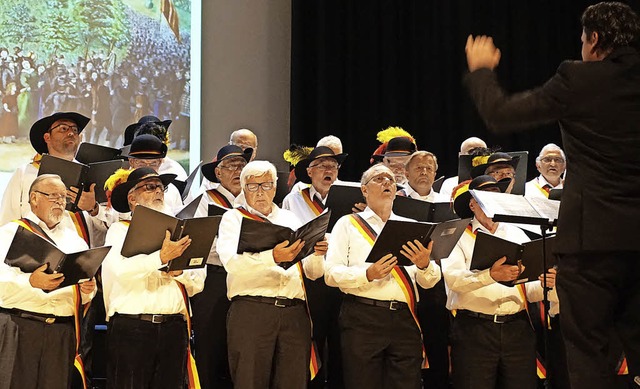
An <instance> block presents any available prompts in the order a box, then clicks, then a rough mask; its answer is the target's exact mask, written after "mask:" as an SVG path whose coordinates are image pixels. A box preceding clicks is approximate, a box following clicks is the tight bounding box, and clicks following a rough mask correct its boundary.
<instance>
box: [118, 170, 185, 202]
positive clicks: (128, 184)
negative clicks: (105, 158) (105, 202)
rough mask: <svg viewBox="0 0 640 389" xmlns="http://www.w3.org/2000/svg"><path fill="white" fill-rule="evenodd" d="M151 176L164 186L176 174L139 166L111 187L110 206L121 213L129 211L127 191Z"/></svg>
mask: <svg viewBox="0 0 640 389" xmlns="http://www.w3.org/2000/svg"><path fill="white" fill-rule="evenodd" d="M151 178H157V179H159V180H160V181H162V185H164V186H165V187H166V186H167V185H169V184H170V183H171V182H172V181H173V180H174V179H175V178H176V175H175V174H158V173H156V171H155V170H153V169H152V168H150V167H141V168H139V169H136V170H134V171H132V172H131V173H130V174H129V176H128V177H127V180H126V181H124V182H122V183H120V184H119V185H118V186H116V187H115V188H113V191H112V192H111V206H112V207H113V209H115V210H116V211H118V212H123V213H124V212H129V211H131V209H130V208H129V201H128V200H127V196H128V195H129V191H130V190H131V189H132V188H134V187H135V186H136V185H138V184H139V183H140V182H142V181H145V180H149V179H151Z"/></svg>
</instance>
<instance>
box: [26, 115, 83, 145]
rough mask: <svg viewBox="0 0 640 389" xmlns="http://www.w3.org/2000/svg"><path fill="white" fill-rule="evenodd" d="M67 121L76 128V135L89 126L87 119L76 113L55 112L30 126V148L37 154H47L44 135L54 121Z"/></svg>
mask: <svg viewBox="0 0 640 389" xmlns="http://www.w3.org/2000/svg"><path fill="white" fill-rule="evenodd" d="M62 119H67V120H71V121H72V122H74V123H75V124H76V126H78V134H79V133H81V132H82V130H84V128H85V127H86V126H87V124H89V121H90V120H91V119H89V118H88V117H86V116H84V115H81V114H79V113H77V112H56V113H54V114H53V115H51V116H47V117H43V118H42V119H40V120H38V121H37V122H35V123H33V125H32V126H31V130H30V131H29V140H30V141H31V146H33V148H34V149H35V150H36V151H37V152H38V153H39V154H45V153H48V152H49V148H48V147H47V144H46V143H45V141H44V134H46V133H47V132H48V131H49V128H51V125H52V124H53V123H55V122H56V120H62Z"/></svg>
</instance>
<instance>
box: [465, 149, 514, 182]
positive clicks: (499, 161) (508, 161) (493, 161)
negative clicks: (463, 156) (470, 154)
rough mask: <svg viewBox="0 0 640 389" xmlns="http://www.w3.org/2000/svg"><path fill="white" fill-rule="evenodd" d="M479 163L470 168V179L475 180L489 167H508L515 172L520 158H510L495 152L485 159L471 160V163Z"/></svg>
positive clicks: (505, 154)
mask: <svg viewBox="0 0 640 389" xmlns="http://www.w3.org/2000/svg"><path fill="white" fill-rule="evenodd" d="M476 161H480V164H475V165H474V167H473V168H471V178H475V177H478V176H481V175H483V174H485V171H486V170H487V168H488V167H489V166H491V165H509V166H512V167H513V169H514V170H515V169H516V168H517V167H518V162H520V157H519V156H516V157H512V156H510V155H509V154H507V153H503V152H497V153H493V154H491V155H490V156H489V157H488V158H487V157H482V156H480V157H476V158H474V159H473V160H472V163H474V162H476Z"/></svg>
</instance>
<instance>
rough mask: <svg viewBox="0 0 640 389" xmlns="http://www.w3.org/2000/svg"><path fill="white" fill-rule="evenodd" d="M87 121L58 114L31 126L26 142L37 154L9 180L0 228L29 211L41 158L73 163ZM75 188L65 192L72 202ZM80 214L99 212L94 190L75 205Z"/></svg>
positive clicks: (85, 194)
mask: <svg viewBox="0 0 640 389" xmlns="http://www.w3.org/2000/svg"><path fill="white" fill-rule="evenodd" d="M88 123H89V118H88V117H85V116H83V115H81V114H79V113H76V112H57V113H54V114H53V115H51V116H47V117H44V118H42V119H40V120H38V121H37V122H35V123H34V124H33V126H31V130H30V132H29V139H30V141H31V145H32V146H33V148H34V149H35V150H36V152H37V154H36V155H35V157H34V158H33V161H32V162H31V163H28V164H26V165H24V166H21V167H19V168H18V169H17V170H16V171H15V173H13V175H12V176H11V178H10V179H9V182H8V184H7V188H6V189H5V192H4V195H3V197H2V203H1V205H0V224H4V223H8V222H10V221H11V220H15V219H20V218H21V217H24V215H26V214H27V213H29V211H30V206H29V187H30V186H31V183H32V182H33V180H34V179H35V178H36V176H37V175H38V169H39V168H40V159H41V158H42V155H43V154H49V155H51V156H54V157H58V158H62V159H66V160H68V161H72V160H73V159H74V158H75V155H76V151H77V150H78V146H79V145H80V136H81V135H80V134H81V133H82V130H83V129H84V128H85V126H86V125H87V124H88ZM77 193H78V190H77V188H72V190H69V191H67V197H70V198H71V199H72V200H75V197H76V196H77ZM78 207H79V208H80V209H81V210H84V211H87V212H89V213H90V214H91V216H96V215H97V214H98V212H99V207H98V204H97V203H96V200H95V194H94V192H93V190H91V191H89V192H82V196H81V197H80V200H79V202H78Z"/></svg>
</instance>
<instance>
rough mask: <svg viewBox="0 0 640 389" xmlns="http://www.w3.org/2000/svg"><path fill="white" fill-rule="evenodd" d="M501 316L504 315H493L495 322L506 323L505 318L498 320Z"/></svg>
mask: <svg viewBox="0 0 640 389" xmlns="http://www.w3.org/2000/svg"><path fill="white" fill-rule="evenodd" d="M500 316H502V315H493V322H494V323H496V324H504V323H505V321H504V319H503V320H498V318H499V317H500Z"/></svg>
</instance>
